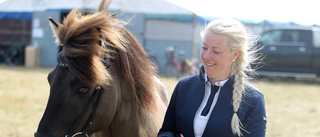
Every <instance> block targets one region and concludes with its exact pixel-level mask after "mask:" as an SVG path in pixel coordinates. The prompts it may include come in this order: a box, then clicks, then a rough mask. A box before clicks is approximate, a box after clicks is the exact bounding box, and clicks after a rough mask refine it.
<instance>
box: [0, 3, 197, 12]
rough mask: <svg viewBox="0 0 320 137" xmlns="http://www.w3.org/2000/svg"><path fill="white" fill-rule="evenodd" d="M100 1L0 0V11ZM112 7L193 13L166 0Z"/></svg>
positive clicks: (92, 5) (62, 7) (91, 5)
mask: <svg viewBox="0 0 320 137" xmlns="http://www.w3.org/2000/svg"><path fill="white" fill-rule="evenodd" d="M1 1H2V2H1ZM99 2H100V0H67V1H66V0H0V12H33V11H46V10H65V9H73V8H84V9H95V8H96V7H97V5H98V4H99ZM110 9H111V10H119V11H122V12H131V13H154V14H192V12H191V11H189V10H186V9H184V8H181V7H179V6H177V5H175V4H172V3H170V2H168V1H165V0H114V1H112V3H111V5H110Z"/></svg>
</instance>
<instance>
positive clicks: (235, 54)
mask: <svg viewBox="0 0 320 137" xmlns="http://www.w3.org/2000/svg"><path fill="white" fill-rule="evenodd" d="M240 54H241V53H240V50H239V49H236V50H235V51H234V52H233V57H232V59H234V60H236V59H237V58H238V57H239V56H240Z"/></svg>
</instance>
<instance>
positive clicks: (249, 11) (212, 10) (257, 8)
mask: <svg viewBox="0 0 320 137" xmlns="http://www.w3.org/2000/svg"><path fill="white" fill-rule="evenodd" d="M166 1H169V2H171V3H174V4H176V5H179V6H180V7H183V8H186V9H189V10H191V11H192V12H195V13H196V14H197V15H201V16H212V17H237V18H245V19H257V20H259V19H268V20H272V21H293V22H296V23H299V24H306V25H312V24H318V25H320V6H319V5H320V1H318V0H166Z"/></svg>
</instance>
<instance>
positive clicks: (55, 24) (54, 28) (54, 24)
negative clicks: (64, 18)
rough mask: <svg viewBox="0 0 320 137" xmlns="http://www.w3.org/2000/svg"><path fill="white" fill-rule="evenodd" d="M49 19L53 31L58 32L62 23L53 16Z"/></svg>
mask: <svg viewBox="0 0 320 137" xmlns="http://www.w3.org/2000/svg"><path fill="white" fill-rule="evenodd" d="M49 21H50V26H51V29H52V31H53V32H54V33H55V34H56V32H57V29H58V28H59V26H61V24H60V23H58V22H56V21H54V20H53V19H52V18H51V17H49Z"/></svg>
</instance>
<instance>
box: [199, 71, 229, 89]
mask: <svg viewBox="0 0 320 137" xmlns="http://www.w3.org/2000/svg"><path fill="white" fill-rule="evenodd" d="M228 80H229V78H227V79H225V80H221V81H217V82H215V83H214V85H216V86H223V85H224V84H225V83H226V82H227V81H228ZM204 81H205V82H206V83H209V84H210V85H212V84H211V82H210V81H209V78H208V75H207V73H204Z"/></svg>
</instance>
